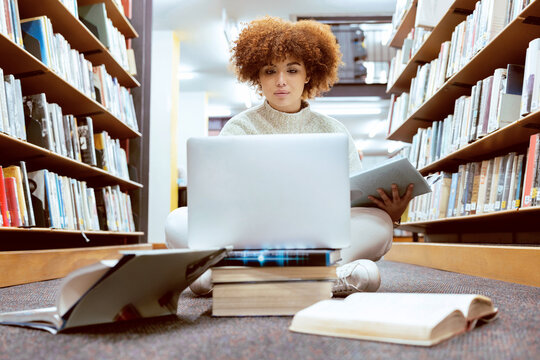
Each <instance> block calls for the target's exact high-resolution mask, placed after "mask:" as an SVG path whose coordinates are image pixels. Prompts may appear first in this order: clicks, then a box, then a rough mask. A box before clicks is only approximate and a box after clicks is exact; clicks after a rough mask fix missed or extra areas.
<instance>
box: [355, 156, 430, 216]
mask: <svg viewBox="0 0 540 360" xmlns="http://www.w3.org/2000/svg"><path fill="white" fill-rule="evenodd" d="M350 184H351V206H353V207H358V206H376V205H375V203H373V202H372V201H371V200H369V199H368V195H372V196H374V197H376V198H378V199H380V196H379V193H378V192H377V189H378V188H382V189H383V190H384V191H385V192H386V194H388V196H389V197H390V198H391V197H392V184H396V185H397V186H398V190H399V195H400V196H403V195H404V194H405V191H406V190H407V186H408V185H409V184H414V190H413V194H412V195H413V197H415V196H418V195H422V194H425V193H428V192H430V191H431V188H430V187H429V184H428V182H427V181H426V180H425V179H424V177H423V176H422V174H420V173H419V172H418V170H416V169H415V168H414V166H412V164H411V163H410V162H409V160H407V159H405V158H399V159H396V160H390V161H386V162H384V163H382V164H381V165H378V166H376V167H373V168H371V169H369V170H366V171H362V172H360V173H357V174H354V175H351V176H350Z"/></svg>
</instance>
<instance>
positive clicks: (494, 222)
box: [399, 207, 540, 234]
mask: <svg viewBox="0 0 540 360" xmlns="http://www.w3.org/2000/svg"><path fill="white" fill-rule="evenodd" d="M538 219H540V207H530V208H524V209H521V208H520V209H517V210H505V211H496V212H491V213H485V214H479V215H467V216H454V217H449V218H444V219H439V220H429V221H415V222H406V223H402V224H401V225H400V227H399V228H400V229H402V230H407V231H411V232H415V233H423V234H429V233H455V232H456V229H458V228H459V231H460V232H462V233H478V232H486V230H488V231H489V232H512V231H516V229H519V231H538Z"/></svg>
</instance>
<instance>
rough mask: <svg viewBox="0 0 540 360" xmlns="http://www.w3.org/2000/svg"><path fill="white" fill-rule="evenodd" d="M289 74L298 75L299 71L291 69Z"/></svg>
mask: <svg viewBox="0 0 540 360" xmlns="http://www.w3.org/2000/svg"><path fill="white" fill-rule="evenodd" d="M289 72H290V73H292V74H296V73H297V72H298V70H296V69H289Z"/></svg>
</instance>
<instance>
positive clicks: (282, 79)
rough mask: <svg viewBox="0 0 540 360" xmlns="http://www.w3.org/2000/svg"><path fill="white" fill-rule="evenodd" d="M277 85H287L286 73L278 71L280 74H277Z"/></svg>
mask: <svg viewBox="0 0 540 360" xmlns="http://www.w3.org/2000/svg"><path fill="white" fill-rule="evenodd" d="M277 85H278V86H285V85H286V82H285V74H283V73H282V72H280V73H278V76H277Z"/></svg>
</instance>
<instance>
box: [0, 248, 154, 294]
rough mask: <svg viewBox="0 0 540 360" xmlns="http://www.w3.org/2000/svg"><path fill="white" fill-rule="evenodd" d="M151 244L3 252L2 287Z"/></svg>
mask: <svg viewBox="0 0 540 360" xmlns="http://www.w3.org/2000/svg"><path fill="white" fill-rule="evenodd" d="M151 249H153V246H152V244H134V245H115V246H99V247H87V248H72V249H49V250H30V251H1V252H0V274H2V276H1V277H0V287H5V286H13V285H20V284H26V283H31V282H35V281H43V280H51V279H57V278H61V277H64V276H66V275H67V274H69V273H70V272H71V271H73V270H75V269H78V268H80V267H83V266H86V265H89V264H92V263H95V262H97V261H100V260H104V259H117V258H118V257H119V256H120V253H119V251H120V250H151Z"/></svg>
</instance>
